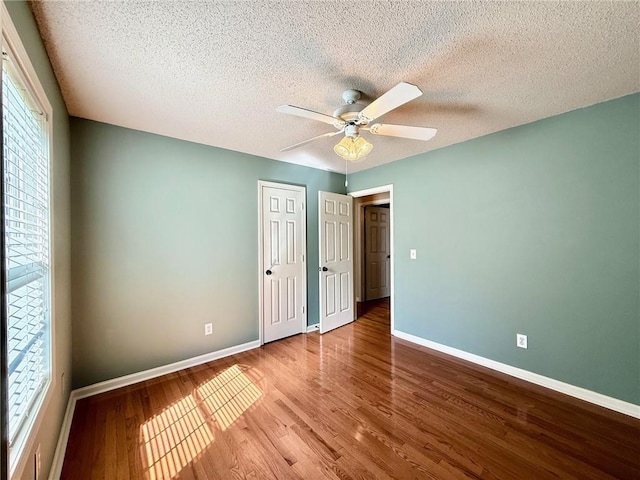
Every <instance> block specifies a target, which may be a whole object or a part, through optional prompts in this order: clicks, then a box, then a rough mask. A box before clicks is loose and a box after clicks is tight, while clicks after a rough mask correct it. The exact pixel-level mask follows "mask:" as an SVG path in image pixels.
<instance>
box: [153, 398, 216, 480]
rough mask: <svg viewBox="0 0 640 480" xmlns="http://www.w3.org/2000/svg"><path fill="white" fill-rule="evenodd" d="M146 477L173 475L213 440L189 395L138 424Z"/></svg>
mask: <svg viewBox="0 0 640 480" xmlns="http://www.w3.org/2000/svg"><path fill="white" fill-rule="evenodd" d="M141 431H142V438H143V441H144V447H145V451H146V455H147V461H148V467H149V469H148V471H149V478H150V480H160V479H168V478H173V477H174V476H175V475H177V474H178V473H179V472H180V471H181V470H182V469H183V468H184V467H186V466H187V465H188V464H189V463H190V462H192V461H193V460H195V459H196V458H197V457H198V455H200V453H202V451H203V450H204V449H205V448H206V447H207V446H208V445H209V444H210V443H212V442H213V440H214V436H213V433H212V432H211V429H210V428H209V425H208V424H207V421H206V419H205V417H204V416H203V415H202V412H201V411H200V408H199V406H198V404H197V402H196V401H195V399H194V398H193V396H192V395H188V396H186V397H184V398H183V399H182V400H180V401H178V402H176V403H174V404H173V405H171V406H169V407H168V408H166V409H165V410H163V411H162V413H160V414H159V415H156V416H155V417H153V418H151V420H149V421H148V422H146V423H145V424H143V425H142V427H141Z"/></svg>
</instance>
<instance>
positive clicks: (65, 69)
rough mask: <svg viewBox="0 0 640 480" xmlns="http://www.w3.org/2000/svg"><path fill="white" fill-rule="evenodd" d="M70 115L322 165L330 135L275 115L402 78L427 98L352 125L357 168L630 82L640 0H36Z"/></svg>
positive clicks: (333, 159)
mask: <svg viewBox="0 0 640 480" xmlns="http://www.w3.org/2000/svg"><path fill="white" fill-rule="evenodd" d="M32 9H33V11H34V14H35V16H36V20H37V22H38V25H39V28H40V31H41V33H42V36H43V38H44V41H45V45H46V47H47V51H48V53H49V56H50V58H51V62H52V64H53V67H54V70H55V73H56V75H57V78H58V81H59V83H60V86H61V88H62V92H63V95H64V99H65V101H66V103H67V107H68V110H69V113H70V114H71V115H75V116H78V117H82V118H88V119H91V120H97V121H100V122H106V123H110V124H114V125H120V126H123V127H129V128H134V129H137V130H143V131H147V132H152V133H157V134H161V135H166V136H169V137H175V138H180V139H184V140H190V141H193V142H198V143H203V144H207V145H213V146H217V147H222V148H227V149H231V150H236V151H240V152H245V153H249V154H253V155H259V156H262V157H267V158H273V159H276V160H283V161H286V162H293V163H299V164H302V165H308V166H312V167H318V168H322V169H326V170H333V171H344V168H345V166H344V160H342V159H340V158H339V157H337V156H336V155H335V154H334V153H333V149H332V147H333V145H334V144H335V143H337V141H338V140H339V139H340V137H339V136H336V137H332V138H325V139H322V140H318V141H317V142H315V143H312V144H309V145H306V146H303V147H301V148H299V149H296V150H293V151H290V152H285V153H281V152H280V151H279V150H280V149H281V148H283V147H286V146H289V145H291V144H294V143H298V142H300V141H302V140H306V139H308V138H310V137H313V136H316V135H320V134H322V133H326V132H330V131H332V129H333V127H331V126H330V125H326V124H324V123H320V122H316V121H313V120H307V119H303V118H297V117H292V116H287V115H283V114H279V113H276V112H275V108H276V106H278V105H281V104H287V103H289V104H293V105H297V106H301V107H305V108H308V109H312V110H316V111H320V112H323V113H327V114H332V112H333V110H334V109H335V108H337V107H338V106H340V105H341V104H342V99H341V95H342V92H343V90H345V89H348V88H355V89H358V90H361V91H362V92H364V94H365V96H366V97H365V98H366V99H367V100H368V101H371V100H373V99H375V98H376V97H377V96H379V95H381V94H382V93H384V92H385V91H386V90H388V89H389V88H391V87H392V86H394V85H395V84H397V83H398V82H400V81H406V82H410V83H413V84H416V85H418V86H419V87H420V88H421V89H422V91H423V92H424V95H423V96H422V97H420V98H418V99H416V100H414V101H412V102H411V103H408V104H406V105H405V106H402V107H400V108H398V109H397V110H395V111H393V112H391V113H389V114H387V115H384V116H383V117H382V118H381V121H383V122H384V123H397V124H401V125H402V124H404V125H418V126H425V127H436V128H438V130H439V131H438V134H437V135H436V137H435V138H434V139H433V140H431V141H429V142H420V141H417V140H405V139H398V138H391V137H381V136H371V135H369V134H368V133H364V134H363V136H365V137H367V138H368V139H369V140H370V141H371V143H373V145H374V148H373V151H372V152H371V154H370V155H369V156H368V157H366V159H365V160H363V161H361V162H358V163H355V164H352V165H350V166H349V171H357V170H363V169H366V168H371V167H373V166H376V165H381V164H383V163H387V162H391V161H394V160H399V159H401V158H405V157H408V156H411V155H415V154H418V153H421V152H426V151H429V150H433V149H436V148H441V147H444V146H446V145H451V144H454V143H458V142H462V141H464V140H468V139H470V138H474V137H478V136H481V135H486V134H488V133H491V132H495V131H498V130H503V129H505V128H509V127H512V126H516V125H520V124H523V123H528V122H531V121H534V120H538V119H541V118H545V117H549V116H552V115H556V114H558V113H562V112H566V111H569V110H573V109H576V108H580V107H584V106H587V105H592V104H594V103H598V102H601V101H605V100H608V99H611V98H616V97H620V96H623V95H626V94H629V93H633V92H637V91H640V40H639V38H640V37H639V33H638V31H639V28H638V25H640V15H639V12H640V3H639V2H637V1H635V2H621V1H620V2H616V1H613V2H611V1H593V2H502V3H498V2H427V1H394V2H383V1H357V2H345V1H324V2H319V1H313V2H302V1H285V2H272V1H225V2H222V1H215V2H214V1H209V2H184V1H181V2H169V1H156V2H144V3H142V2H136V1H127V2H97V1H93V2H42V3H40V2H35V3H32Z"/></svg>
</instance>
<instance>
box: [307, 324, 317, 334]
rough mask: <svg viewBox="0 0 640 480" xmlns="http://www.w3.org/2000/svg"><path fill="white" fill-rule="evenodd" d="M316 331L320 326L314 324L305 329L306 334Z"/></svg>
mask: <svg viewBox="0 0 640 480" xmlns="http://www.w3.org/2000/svg"><path fill="white" fill-rule="evenodd" d="M316 330H320V324H319V323H314V324H313V325H309V326H308V327H307V333H311V332H315V331H316Z"/></svg>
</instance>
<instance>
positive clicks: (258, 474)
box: [62, 301, 640, 480]
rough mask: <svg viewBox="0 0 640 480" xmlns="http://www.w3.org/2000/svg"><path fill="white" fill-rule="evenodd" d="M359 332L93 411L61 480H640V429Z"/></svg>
mask: <svg viewBox="0 0 640 480" xmlns="http://www.w3.org/2000/svg"><path fill="white" fill-rule="evenodd" d="M369 307H371V308H369V309H368V311H367V313H366V315H365V316H364V317H363V318H361V319H359V320H357V321H356V322H354V323H353V324H350V325H347V326H345V327H342V328H340V329H338V330H336V331H333V332H330V333H328V334H325V335H323V336H320V335H319V334H318V333H313V334H306V335H305V334H303V335H298V336H295V337H291V338H288V339H285V340H281V341H278V342H274V343H271V344H268V345H265V346H264V347H263V348H260V349H256V350H251V351H249V352H245V353H242V354H239V355H235V356H233V357H228V358H225V359H222V360H219V361H216V362H211V363H208V364H205V365H201V366H198V367H194V368H190V369H187V370H183V371H180V372H177V373H174V374H170V375H166V376H164V377H160V378H157V379H154V380H150V381H146V382H142V383H139V384H136V385H133V386H130V387H126V388H122V389H119V390H115V391H112V392H108V393H104V394H101V395H97V396H94V397H91V398H87V399H83V400H80V401H79V402H78V404H77V407H76V411H75V416H74V419H73V424H72V427H71V433H70V437H69V443H68V447H67V452H66V457H65V462H64V467H63V472H62V478H64V479H74V480H78V479H82V480H85V479H105V480H111V479H118V480H121V479H138V478H140V479H169V478H176V479H178V478H179V479H196V478H197V479H241V478H252V479H277V480H286V479H299V478H303V479H334V480H336V479H340V480H347V479H354V480H355V479H375V478H380V479H389V478H395V479H449V478H452V479H459V478H487V479H496V478H500V479H547V478H554V479H558V478H561V479H570V478H576V479H607V478H622V479H632V478H635V479H638V478H640V420H636V419H633V418H631V417H627V416H625V415H622V414H618V413H615V412H612V411H609V410H606V409H604V408H600V407H596V406H594V405H591V404H588V403H585V402H582V401H580V400H577V399H573V398H571V397H567V396H564V395H562V394H559V393H556V392H553V391H550V390H546V389H544V388H542V387H537V386H535V385H531V384H529V383H527V382H524V381H521V380H517V379H514V378H511V377H509V376H506V375H503V374H500V373H496V372H493V371H491V370H487V369H485V368H482V367H479V366H475V365H472V364H468V363H466V362H464V361H462V360H458V359H455V358H451V357H448V356H446V355H444V354H440V353H438V352H434V351H431V350H428V349H426V348H422V347H418V346H415V345H412V344H410V343H408V342H405V341H403V340H399V339H396V338H393V337H391V336H390V335H389V320H388V304H387V303H386V302H385V301H381V302H377V304H375V305H373V306H369Z"/></svg>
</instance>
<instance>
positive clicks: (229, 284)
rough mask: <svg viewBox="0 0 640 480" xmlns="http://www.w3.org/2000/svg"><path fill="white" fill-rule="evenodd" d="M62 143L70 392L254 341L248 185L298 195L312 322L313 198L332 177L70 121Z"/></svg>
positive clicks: (338, 185) (252, 208)
mask: <svg viewBox="0 0 640 480" xmlns="http://www.w3.org/2000/svg"><path fill="white" fill-rule="evenodd" d="M71 138H72V161H73V170H72V193H71V195H72V203H73V207H72V219H73V253H74V256H73V265H72V268H73V288H74V290H73V293H74V299H73V364H74V386H75V387H81V386H84V385H88V384H91V383H95V382H98V381H101V380H106V379H111V378H114V377H118V376H121V375H125V374H129V373H134V372H139V371H141V370H145V369H149V368H152V367H158V366H162V365H166V364H169V363H172V362H176V361H179V360H183V359H186V358H191V357H194V356H196V355H201V354H204V353H208V352H212V351H215V350H219V349H223V348H226V347H231V346H236V345H239V344H242V343H245V342H249V341H253V340H257V339H258V276H257V272H258V180H269V181H274V182H282V183H292V184H298V185H304V186H306V188H307V258H308V260H309V261H308V263H307V265H308V281H307V285H308V303H307V305H308V316H307V320H308V323H309V324H313V323H317V322H318V293H317V292H318V273H317V258H318V254H317V251H318V218H317V203H318V190H326V191H333V192H344V190H345V189H344V175H338V174H335V173H329V172H324V171H321V170H317V169H312V168H306V167H300V166H296V165H292V164H288V163H283V162H277V161H273V160H268V159H265V158H259V157H253V156H250V155H246V154H242V153H238V152H232V151H228V150H223V149H219V148H213V147H208V146H204V145H199V144H195V143H189V142H184V141H180V140H175V139H171V138H167V137H162V136H158V135H152V134H148V133H143V132H139V131H135V130H129V129H125V128H120V127H115V126H112V125H107V124H102V123H97V122H92V121H88V120H83V119H78V118H72V119H71ZM208 322H213V335H212V336H207V337H205V336H204V334H203V332H204V324H205V323H208Z"/></svg>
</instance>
